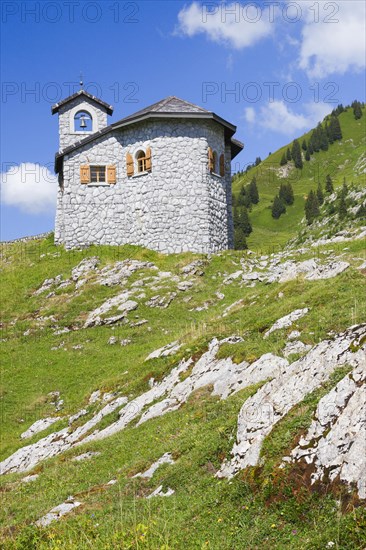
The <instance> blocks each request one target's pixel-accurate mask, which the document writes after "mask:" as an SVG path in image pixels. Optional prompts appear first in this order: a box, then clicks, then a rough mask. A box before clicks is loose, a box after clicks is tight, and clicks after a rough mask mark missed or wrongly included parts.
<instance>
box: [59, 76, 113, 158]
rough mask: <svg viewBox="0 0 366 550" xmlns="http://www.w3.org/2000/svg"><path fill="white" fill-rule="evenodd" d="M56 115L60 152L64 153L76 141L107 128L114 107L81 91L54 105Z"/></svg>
mask: <svg viewBox="0 0 366 550" xmlns="http://www.w3.org/2000/svg"><path fill="white" fill-rule="evenodd" d="M80 84H81V85H82V82H81V83H80ZM55 113H58V120H59V136H60V145H59V150H60V151H63V150H64V149H66V147H69V145H73V144H74V143H75V142H76V141H80V140H82V139H83V138H84V137H87V136H89V135H91V134H95V133H96V132H99V131H100V130H103V129H104V128H106V126H108V115H111V114H112V113H113V107H112V105H108V103H105V102H104V101H102V100H101V99H98V98H97V97H95V96H93V95H91V94H89V93H88V92H86V91H85V90H83V89H81V90H79V91H78V92H76V93H75V94H73V95H71V96H69V97H67V98H66V99H63V100H62V101H60V102H59V103H56V104H55V105H53V106H52V114H53V115H54V114H55Z"/></svg>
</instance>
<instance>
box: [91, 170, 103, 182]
mask: <svg viewBox="0 0 366 550" xmlns="http://www.w3.org/2000/svg"><path fill="white" fill-rule="evenodd" d="M105 182H106V179H105V166H91V167H90V183H105Z"/></svg>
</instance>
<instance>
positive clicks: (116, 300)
mask: <svg viewBox="0 0 366 550" xmlns="http://www.w3.org/2000/svg"><path fill="white" fill-rule="evenodd" d="M129 296H130V293H129V292H128V291H123V292H121V293H120V294H117V296H113V298H109V299H108V300H106V301H105V302H104V303H103V304H102V305H101V306H99V307H98V308H96V309H95V310H94V311H92V312H91V313H89V315H88V318H87V320H86V321H85V323H84V328H88V327H92V326H96V325H111V324H113V323H116V322H117V321H120V320H122V319H124V318H125V317H126V315H127V314H128V313H129V312H130V311H134V310H135V309H137V307H138V304H137V302H134V301H133V300H130V299H129ZM113 308H117V309H118V310H119V311H122V312H123V313H122V314H121V315H115V316H113V317H109V318H104V319H102V318H101V315H105V314H106V313H108V311H110V310H111V309H113Z"/></svg>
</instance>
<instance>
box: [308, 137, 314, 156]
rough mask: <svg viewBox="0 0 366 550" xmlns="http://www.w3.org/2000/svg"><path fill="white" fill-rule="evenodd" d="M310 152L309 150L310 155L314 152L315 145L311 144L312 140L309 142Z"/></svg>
mask: <svg viewBox="0 0 366 550" xmlns="http://www.w3.org/2000/svg"><path fill="white" fill-rule="evenodd" d="M308 152H309V155H310V156H311V155H313V154H314V149H313V146H312V144H311V141H309V144H308ZM309 160H310V159H309Z"/></svg>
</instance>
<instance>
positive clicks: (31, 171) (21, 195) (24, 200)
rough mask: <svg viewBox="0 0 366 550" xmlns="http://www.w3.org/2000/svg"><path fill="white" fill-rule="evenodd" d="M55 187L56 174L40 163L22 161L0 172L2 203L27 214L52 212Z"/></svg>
mask: <svg viewBox="0 0 366 550" xmlns="http://www.w3.org/2000/svg"><path fill="white" fill-rule="evenodd" d="M57 189H58V184H57V176H55V175H54V174H52V172H50V170H49V169H48V168H47V167H46V166H41V165H40V164H34V163H32V162H24V163H22V164H19V165H18V166H12V167H10V168H9V169H8V170H7V171H6V172H2V173H1V199H2V202H3V204H6V205H8V206H15V207H17V208H19V209H20V210H21V211H22V212H26V213H27V214H41V213H47V214H49V213H52V212H54V211H55V207H56V196H57Z"/></svg>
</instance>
